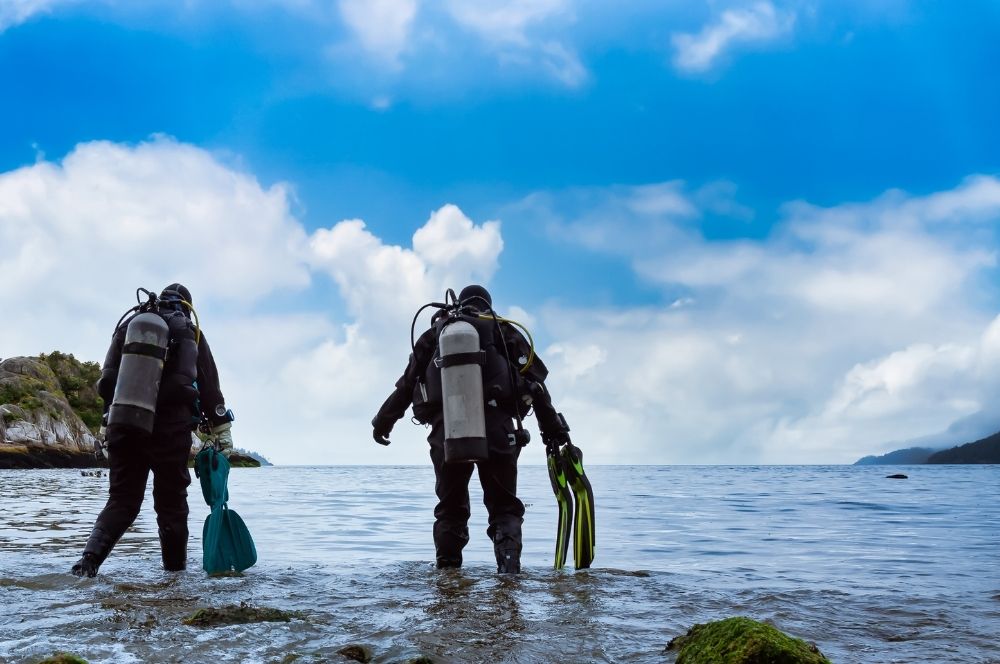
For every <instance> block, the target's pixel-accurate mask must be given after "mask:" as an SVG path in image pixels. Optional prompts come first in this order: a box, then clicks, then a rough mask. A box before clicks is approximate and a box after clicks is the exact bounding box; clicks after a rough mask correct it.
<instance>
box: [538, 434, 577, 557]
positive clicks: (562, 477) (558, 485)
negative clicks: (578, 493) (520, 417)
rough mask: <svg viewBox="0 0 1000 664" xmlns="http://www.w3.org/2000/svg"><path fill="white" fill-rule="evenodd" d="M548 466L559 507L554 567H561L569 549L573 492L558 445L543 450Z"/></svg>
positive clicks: (550, 480)
mask: <svg viewBox="0 0 1000 664" xmlns="http://www.w3.org/2000/svg"><path fill="white" fill-rule="evenodd" d="M545 458H546V462H547V463H548V466H549V482H551V483H552V492H553V493H554V494H555V495H556V505H557V507H558V509H559V523H558V525H557V527H556V556H555V569H562V567H563V565H565V564H566V552H567V551H569V539H570V531H571V529H572V526H573V494H572V492H570V489H569V482H568V481H567V479H566V471H565V469H563V460H562V457H561V456H560V455H559V449H558V447H554V446H549V447H548V449H547V450H546V452H545Z"/></svg>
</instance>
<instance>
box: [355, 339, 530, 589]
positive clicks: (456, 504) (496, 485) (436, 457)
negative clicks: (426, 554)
mask: <svg viewBox="0 0 1000 664" xmlns="http://www.w3.org/2000/svg"><path fill="white" fill-rule="evenodd" d="M503 329H504V332H503V336H504V339H505V341H506V343H507V348H508V352H509V355H510V358H511V361H512V363H517V362H518V358H525V357H527V355H528V353H529V346H528V343H527V341H525V339H524V337H522V336H521V334H520V333H519V332H517V331H516V330H515V329H514V328H513V327H510V326H509V325H506V324H504V325H503ZM436 350H437V330H435V328H431V329H428V330H427V331H426V332H424V333H423V334H422V335H421V336H420V339H419V340H418V341H417V342H416V344H415V347H414V352H413V353H412V354H411V355H410V360H409V363H408V364H407V367H406V371H404V372H403V375H402V376H401V377H400V378H399V380H398V381H396V389H395V390H394V391H393V392H392V394H390V395H389V398H387V399H386V400H385V403H383V404H382V407H381V408H380V409H379V411H378V414H377V415H376V416H375V419H374V420H373V421H372V425H373V427H374V428H375V430H376V431H380V432H383V433H385V434H386V435H388V433H389V432H390V431H391V430H392V427H393V425H394V424H395V423H396V421H397V420H399V419H400V418H401V417H403V415H404V414H405V412H406V409H407V408H408V407H409V406H410V404H411V403H412V402H413V399H414V390H415V389H419V388H418V383H419V382H420V381H421V379H422V378H423V377H424V376H425V375H426V374H427V372H428V366H429V364H430V362H431V360H432V359H433V357H434V354H435V351H436ZM535 363H537V364H535ZM535 363H533V367H532V368H533V372H532V373H533V374H534V377H535V379H537V380H544V378H545V373H546V370H545V367H544V364H542V362H541V360H539V359H537V358H536V359H535ZM418 398H419V397H418ZM498 401H501V402H502V400H498ZM425 405H426V404H425ZM414 411H415V414H416V416H417V418H418V419H422V420H424V421H425V422H427V423H428V424H430V425H431V431H430V435H428V436H427V441H428V442H429V443H430V455H431V461H432V462H433V463H434V474H435V477H436V481H435V485H434V490H435V493H436V494H437V498H438V504H437V506H436V507H435V508H434V518H435V521H434V546H435V549H436V553H437V564H438V567H458V566H460V565H461V564H462V549H463V548H464V547H465V545H466V544H467V543H468V542H469V527H468V523H469V516H470V504H469V480H470V479H471V477H472V470H473V464H471V463H451V464H449V463H445V460H444V437H445V435H444V416H443V412H442V409H441V405H440V403H433V404H431V408H430V409H428V410H423V409H421V407H420V406H415V407H414ZM485 415H486V439H487V442H488V444H489V459H488V460H486V461H477V462H476V463H475V466H476V467H477V468H478V470H479V482H480V484H481V485H482V487H483V504H485V505H486V510H487V512H488V514H489V528H487V530H486V534H487V535H488V536H489V538H490V540H492V541H493V547H494V551H495V553H496V555H497V564H498V567H499V568H500V571H511V572H516V571H519V565H520V554H521V524H522V522H523V521H524V503H522V502H521V500H520V499H519V498H518V497H517V459H518V457H519V456H520V454H521V448H520V446H518V445H517V444H516V443H515V442H514V438H513V433H514V430H515V425H514V417H513V412H512V408H511V407H507V408H504V407H503V404H502V403H498V404H497V405H491V404H489V403H487V404H486V407H485Z"/></svg>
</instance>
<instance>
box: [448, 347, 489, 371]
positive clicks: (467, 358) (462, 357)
mask: <svg viewBox="0 0 1000 664" xmlns="http://www.w3.org/2000/svg"><path fill="white" fill-rule="evenodd" d="M485 363H486V351H482V350H477V351H475V352H473V353H452V354H451V355H445V356H443V357H442V358H441V361H440V363H438V366H440V367H441V368H442V369H444V368H446V367H454V366H456V365H459V364H478V365H479V366H483V365H484V364H485Z"/></svg>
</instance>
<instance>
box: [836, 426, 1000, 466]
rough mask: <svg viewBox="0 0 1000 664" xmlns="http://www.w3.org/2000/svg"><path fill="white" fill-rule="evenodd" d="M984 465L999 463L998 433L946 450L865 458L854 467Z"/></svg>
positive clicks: (921, 449)
mask: <svg viewBox="0 0 1000 664" xmlns="http://www.w3.org/2000/svg"><path fill="white" fill-rule="evenodd" d="M943 463H956V464H986V463H1000V432H997V433H995V434H993V435H991V436H987V437H986V438H982V439H980V440H977V441H974V442H971V443H965V444H964V445H958V446H955V447H951V448H948V449H943V450H942V449H932V448H928V447H908V448H906V449H902V450H896V451H894V452H889V453H888V454H882V455H880V456H866V457H862V458H861V459H858V460H857V461H856V462H855V463H854V465H856V466H870V465H902V464H943Z"/></svg>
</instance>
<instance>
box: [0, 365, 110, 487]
mask: <svg viewBox="0 0 1000 664" xmlns="http://www.w3.org/2000/svg"><path fill="white" fill-rule="evenodd" d="M53 367H54V368H53ZM98 373H99V369H98V367H97V364H96V363H94V362H79V361H77V360H76V359H75V358H74V357H73V356H72V355H66V354H63V353H52V354H51V355H42V356H40V357H37V358H35V357H9V358H7V359H6V360H4V361H3V362H0V468H86V467H91V466H96V465H101V464H100V463H99V462H98V460H97V459H96V458H95V457H94V443H95V441H96V439H95V438H94V430H93V429H92V423H94V424H99V423H100V415H99V413H100V410H101V402H100V399H99V397H97V394H96V391H95V390H94V387H93V384H92V383H93V382H94V380H92V379H96V376H97V374H98ZM73 403H76V404H77V406H78V407H79V408H80V410H79V412H77V410H75V409H74V406H73V405H72V404H73ZM95 416H96V421H95ZM84 418H86V419H84ZM87 420H89V421H90V422H88V421H87Z"/></svg>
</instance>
